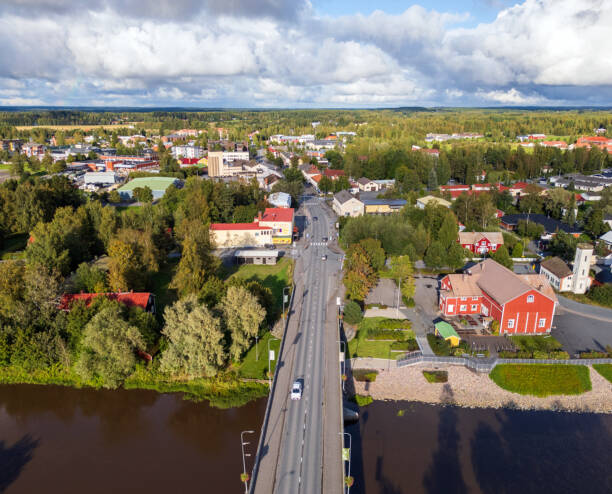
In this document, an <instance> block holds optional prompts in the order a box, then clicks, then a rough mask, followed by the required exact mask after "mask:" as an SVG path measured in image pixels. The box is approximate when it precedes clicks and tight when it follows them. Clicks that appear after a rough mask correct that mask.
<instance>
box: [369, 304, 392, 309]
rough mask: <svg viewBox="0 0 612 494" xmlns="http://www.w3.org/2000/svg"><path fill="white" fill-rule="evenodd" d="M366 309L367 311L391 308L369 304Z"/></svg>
mask: <svg viewBox="0 0 612 494" xmlns="http://www.w3.org/2000/svg"><path fill="white" fill-rule="evenodd" d="M365 308H366V309H388V308H389V306H387V305H385V304H367V305H366V306H365Z"/></svg>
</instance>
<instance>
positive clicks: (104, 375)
mask: <svg viewBox="0 0 612 494" xmlns="http://www.w3.org/2000/svg"><path fill="white" fill-rule="evenodd" d="M81 345H82V351H81V354H80V355H79V359H78V361H77V363H76V366H75V371H76V372H77V374H78V375H79V376H81V377H82V378H83V379H94V378H95V377H100V378H101V379H102V385H103V386H104V387H105V388H116V387H118V386H119V385H120V384H121V383H122V382H123V381H124V380H125V379H126V378H127V377H128V376H129V375H130V374H131V373H132V371H133V369H134V367H135V365H136V351H138V350H141V351H142V350H144V348H145V344H144V341H143V338H142V336H141V334H140V332H139V331H138V328H136V327H134V326H131V325H130V324H129V323H128V322H127V321H125V320H124V319H123V318H122V317H121V314H120V308H119V307H118V305H113V306H108V307H106V308H104V309H102V310H101V311H100V312H98V314H96V315H95V316H94V317H93V318H92V319H91V321H89V323H88V324H87V326H85V330H84V332H83V340H82V342H81Z"/></svg>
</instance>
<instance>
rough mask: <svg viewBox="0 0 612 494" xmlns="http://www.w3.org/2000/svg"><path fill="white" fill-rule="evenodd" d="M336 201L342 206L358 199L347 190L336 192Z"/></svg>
mask: <svg viewBox="0 0 612 494" xmlns="http://www.w3.org/2000/svg"><path fill="white" fill-rule="evenodd" d="M334 199H336V200H337V201H338V202H339V203H340V204H344V203H345V202H348V201H350V200H351V199H356V200H358V199H357V198H356V197H354V196H352V195H351V194H350V193H349V192H348V191H347V190H341V191H340V192H336V193H335V194H334Z"/></svg>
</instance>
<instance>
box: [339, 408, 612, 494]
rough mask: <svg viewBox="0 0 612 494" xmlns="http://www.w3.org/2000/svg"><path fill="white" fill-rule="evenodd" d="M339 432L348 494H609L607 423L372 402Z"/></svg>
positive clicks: (611, 420) (611, 442)
mask: <svg viewBox="0 0 612 494" xmlns="http://www.w3.org/2000/svg"><path fill="white" fill-rule="evenodd" d="M400 411H402V412H400ZM398 412H400V413H399V414H398ZM402 413H403V415H402ZM399 415H401V416H399ZM346 431H347V432H349V433H351V434H352V441H353V452H352V466H351V468H352V474H353V476H354V478H355V485H354V486H353V487H352V488H351V490H350V492H351V494H363V493H367V494H383V493H384V494H400V493H402V494H404V493H410V494H419V493H428V494H438V493H439V494H463V493H487V494H488V493H491V494H511V493H512V494H514V493H518V494H532V493H533V494H536V493H537V494H547V493H555V494H561V493H568V494H569V493H572V494H578V493H588V494H598V493H602V494H603V493H606V494H610V493H611V492H612V415H597V414H573V413H557V412H548V411H537V412H536V411H518V410H494V409H468V408H458V407H451V406H449V407H443V406H435V405H426V404H421V403H412V402H374V403H373V404H372V405H369V406H367V407H364V408H362V409H361V417H360V421H359V422H358V423H356V424H353V425H351V426H350V427H347V429H346Z"/></svg>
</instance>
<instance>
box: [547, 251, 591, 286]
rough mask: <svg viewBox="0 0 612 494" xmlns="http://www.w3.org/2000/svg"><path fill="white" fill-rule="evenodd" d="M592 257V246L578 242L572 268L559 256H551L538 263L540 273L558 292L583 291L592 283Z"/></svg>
mask: <svg viewBox="0 0 612 494" xmlns="http://www.w3.org/2000/svg"><path fill="white" fill-rule="evenodd" d="M592 259H593V246H592V245H590V244H585V243H580V244H578V246H577V247H576V255H575V257H574V264H573V269H570V268H569V266H568V265H567V264H565V262H564V261H563V260H562V259H560V258H559V257H551V258H549V259H545V260H544V261H542V262H541V263H540V274H542V275H544V276H545V277H546V279H547V280H548V281H549V282H550V284H551V285H552V286H553V287H554V288H555V289H556V290H557V291H559V292H573V293H579V294H581V293H585V292H586V291H587V290H588V289H589V288H590V287H591V283H592V278H591V277H590V269H591V262H592Z"/></svg>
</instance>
